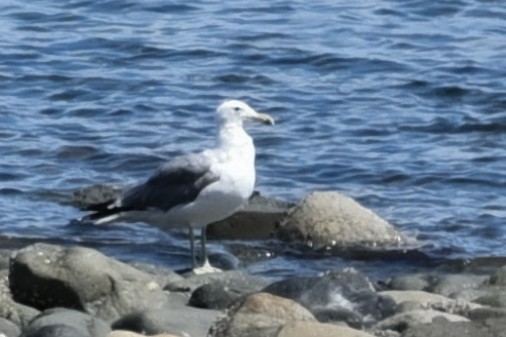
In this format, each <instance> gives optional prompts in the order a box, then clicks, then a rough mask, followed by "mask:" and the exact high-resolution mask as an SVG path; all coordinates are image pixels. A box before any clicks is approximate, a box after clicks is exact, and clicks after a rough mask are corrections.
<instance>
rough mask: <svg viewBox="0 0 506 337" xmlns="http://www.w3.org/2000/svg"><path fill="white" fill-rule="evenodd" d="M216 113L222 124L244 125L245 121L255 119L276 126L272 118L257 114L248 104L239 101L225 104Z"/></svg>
mask: <svg viewBox="0 0 506 337" xmlns="http://www.w3.org/2000/svg"><path fill="white" fill-rule="evenodd" d="M216 113H217V116H218V120H219V122H220V123H238V124H241V125H242V121H243V120H246V119H254V120H258V121H261V122H262V123H264V124H269V125H274V119H273V118H272V117H271V116H269V115H268V114H264V113H260V112H256V111H255V110H254V109H253V108H251V107H250V106H249V105H248V104H246V103H244V102H242V101H238V100H229V101H225V102H223V103H222V104H221V105H220V106H219V107H218V109H216Z"/></svg>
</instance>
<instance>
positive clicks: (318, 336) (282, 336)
mask: <svg viewBox="0 0 506 337" xmlns="http://www.w3.org/2000/svg"><path fill="white" fill-rule="evenodd" d="M336 336H339V337H374V336H373V335H370V334H368V333H366V332H363V331H360V330H355V329H352V328H349V327H346V326H339V325H333V324H325V323H315V322H301V321H294V322H288V323H287V324H285V325H284V326H283V328H282V329H281V331H280V332H279V334H278V335H277V337H336Z"/></svg>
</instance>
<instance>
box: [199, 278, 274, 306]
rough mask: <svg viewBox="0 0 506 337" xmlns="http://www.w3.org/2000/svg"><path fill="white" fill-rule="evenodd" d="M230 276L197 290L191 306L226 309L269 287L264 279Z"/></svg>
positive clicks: (213, 281)
mask: <svg viewBox="0 0 506 337" xmlns="http://www.w3.org/2000/svg"><path fill="white" fill-rule="evenodd" d="M225 275H226V273H225ZM228 275H231V277H222V278H220V279H215V280H212V281H211V282H209V283H206V284H204V285H202V286H200V287H198V288H197V289H195V291H193V292H192V294H191V297H190V301H189V305H191V306H194V307H197V308H206V309H226V308H228V307H229V306H231V305H232V304H233V303H234V302H236V301H237V300H238V299H240V298H241V297H244V296H246V295H249V294H252V293H254V292H258V291H260V290H261V289H263V288H264V287H265V286H266V285H267V281H265V280H264V279H261V278H259V277H254V276H252V275H248V274H245V273H241V272H233V273H230V272H229V273H228ZM222 276H224V275H222Z"/></svg>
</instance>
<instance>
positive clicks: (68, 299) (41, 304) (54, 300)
mask: <svg viewBox="0 0 506 337" xmlns="http://www.w3.org/2000/svg"><path fill="white" fill-rule="evenodd" d="M9 277H10V280H11V282H10V289H11V292H12V295H13V298H14V299H15V300H16V301H18V302H21V303H23V304H26V305H29V306H33V307H35V308H38V309H40V310H44V309H47V308H52V307H57V306H60V307H66V308H71V309H76V310H82V311H86V312H88V313H90V314H92V315H94V316H97V317H100V318H102V319H104V320H106V321H113V320H116V319H118V318H119V317H121V316H123V315H125V314H128V313H131V312H133V311H137V310H142V309H143V308H156V307H157V306H158V307H161V306H162V305H163V304H164V303H165V293H164V292H163V291H162V290H161V289H160V287H159V285H158V284H157V283H156V282H154V281H153V279H152V277H151V276H150V275H148V274H146V273H143V272H141V271H139V270H136V269H134V268H132V267H130V266H128V265H126V264H124V263H121V262H119V261H116V260H114V259H111V258H108V257H106V256H104V255H103V254H101V253H99V252H97V251H96V250H93V249H89V248H82V247H70V248H63V247H59V246H54V245H46V244H36V245H33V246H30V247H27V248H25V249H23V250H21V251H19V252H17V254H16V255H15V256H14V257H13V258H12V261H11V268H10V275H9Z"/></svg>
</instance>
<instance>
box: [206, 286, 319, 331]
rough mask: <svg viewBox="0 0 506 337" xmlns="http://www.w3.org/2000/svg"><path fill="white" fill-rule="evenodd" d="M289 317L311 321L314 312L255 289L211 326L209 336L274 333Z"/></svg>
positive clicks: (290, 318) (313, 320) (294, 319)
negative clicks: (253, 292)
mask: <svg viewBox="0 0 506 337" xmlns="http://www.w3.org/2000/svg"><path fill="white" fill-rule="evenodd" d="M291 321H312V322H315V321H316V319H315V318H314V316H313V315H312V314H311V313H310V312H309V311H308V310H307V309H305V308H304V307H302V306H301V305H299V304H297V303H296V302H294V301H292V300H289V299H285V298H282V297H278V296H274V295H271V294H267V293H256V294H252V295H249V296H247V297H245V298H244V299H243V300H242V301H240V302H238V303H236V304H235V305H234V306H233V307H232V308H230V310H229V311H228V313H227V316H226V317H224V318H223V319H220V320H219V321H217V322H216V323H215V324H214V325H213V327H212V328H211V329H210V331H209V334H208V336H210V337H257V336H262V337H275V336H277V335H278V333H279V331H280V330H281V329H282V328H283V326H284V325H285V324H286V323H288V322H291Z"/></svg>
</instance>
